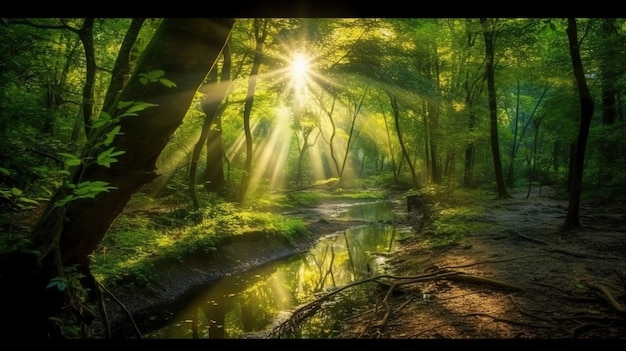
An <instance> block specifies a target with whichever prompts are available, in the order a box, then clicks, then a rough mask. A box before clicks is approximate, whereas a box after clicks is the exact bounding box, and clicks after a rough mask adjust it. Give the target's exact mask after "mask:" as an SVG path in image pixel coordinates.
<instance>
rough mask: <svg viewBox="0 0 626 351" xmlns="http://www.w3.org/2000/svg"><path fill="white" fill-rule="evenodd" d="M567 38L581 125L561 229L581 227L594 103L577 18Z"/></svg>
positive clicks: (569, 20) (569, 26) (570, 21)
mask: <svg viewBox="0 0 626 351" xmlns="http://www.w3.org/2000/svg"><path fill="white" fill-rule="evenodd" d="M567 24H568V25H567V29H566V32H567V39H568V40H569V52H570V55H571V57H572V68H573V70H574V77H575V78H576V83H577V86H578V94H579V99H580V125H579V127H578V138H577V140H576V149H575V152H574V159H573V161H574V163H573V164H572V165H571V167H572V171H571V172H570V174H571V176H572V178H571V181H570V187H569V205H568V206H567V216H566V217H565V221H564V222H563V225H562V226H561V230H563V231H567V230H570V229H573V228H578V227H581V223H580V217H579V209H580V193H581V190H582V181H583V170H584V166H585V150H586V148H587V137H588V136H589V126H590V125H591V117H592V116H593V110H594V104H593V98H592V97H591V93H590V92H589V87H588V86H587V79H586V78H585V71H584V69H583V63H582V60H581V58H580V48H579V44H578V33H577V30H578V29H577V26H576V19H575V18H568V19H567Z"/></svg>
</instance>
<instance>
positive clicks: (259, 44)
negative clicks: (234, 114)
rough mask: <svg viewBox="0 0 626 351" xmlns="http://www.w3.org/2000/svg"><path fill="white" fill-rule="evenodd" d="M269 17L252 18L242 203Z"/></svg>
mask: <svg viewBox="0 0 626 351" xmlns="http://www.w3.org/2000/svg"><path fill="white" fill-rule="evenodd" d="M268 24H269V19H259V18H255V19H254V23H253V26H254V38H255V41H256V47H255V50H254V60H253V62H252V70H251V71H250V76H249V78H248V93H247V95H246V104H245V106H244V111H243V125H244V133H245V135H246V163H245V166H244V170H243V177H242V179H241V185H240V187H239V194H238V195H237V200H238V201H239V202H240V203H243V202H244V200H245V198H246V194H247V192H248V187H249V186H250V177H251V174H250V173H251V172H252V156H253V155H252V133H251V132H250V114H251V113H252V105H253V103H254V91H255V89H256V82H257V78H258V77H257V75H258V73H259V67H260V66H261V62H262V61H263V45H264V44H265V39H266V38H267V34H268Z"/></svg>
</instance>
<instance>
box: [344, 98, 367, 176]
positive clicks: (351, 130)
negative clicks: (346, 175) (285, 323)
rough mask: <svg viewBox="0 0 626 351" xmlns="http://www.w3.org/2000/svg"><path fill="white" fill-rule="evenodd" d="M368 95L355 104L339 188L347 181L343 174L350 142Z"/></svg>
mask: <svg viewBox="0 0 626 351" xmlns="http://www.w3.org/2000/svg"><path fill="white" fill-rule="evenodd" d="M366 94H367V92H365V93H363V96H361V100H360V101H359V102H358V103H357V102H355V103H354V111H352V112H353V113H352V123H351V124H350V132H349V134H348V142H347V143H346V152H345V153H344V154H343V161H342V162H341V169H340V170H339V181H338V182H337V186H339V187H341V186H342V185H344V184H345V180H344V179H343V172H344V170H345V168H346V161H347V160H348V154H349V153H350V142H351V141H352V135H353V134H354V124H355V122H356V118H357V117H358V116H359V111H360V110H361V105H362V104H363V99H364V98H365V95H366Z"/></svg>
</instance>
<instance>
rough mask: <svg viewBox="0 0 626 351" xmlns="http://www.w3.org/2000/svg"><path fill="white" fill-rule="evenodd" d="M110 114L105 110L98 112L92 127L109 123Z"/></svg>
mask: <svg viewBox="0 0 626 351" xmlns="http://www.w3.org/2000/svg"><path fill="white" fill-rule="evenodd" d="M111 120H112V119H111V115H109V114H108V113H106V112H104V111H103V112H100V115H99V116H98V119H96V120H95V121H94V122H93V124H92V128H100V127H102V126H104V125H107V124H109V123H111Z"/></svg>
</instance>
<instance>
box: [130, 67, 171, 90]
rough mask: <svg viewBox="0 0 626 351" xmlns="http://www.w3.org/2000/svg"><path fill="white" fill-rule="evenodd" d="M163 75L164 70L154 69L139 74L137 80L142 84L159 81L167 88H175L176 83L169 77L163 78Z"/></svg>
mask: <svg viewBox="0 0 626 351" xmlns="http://www.w3.org/2000/svg"><path fill="white" fill-rule="evenodd" d="M163 76H165V71H163V70H160V69H156V70H154V71H150V72H148V73H141V74H139V82H140V83H141V84H143V85H146V84H149V83H160V84H163V85H164V86H166V87H168V88H176V83H174V82H172V81H171V80H169V79H166V78H163Z"/></svg>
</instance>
